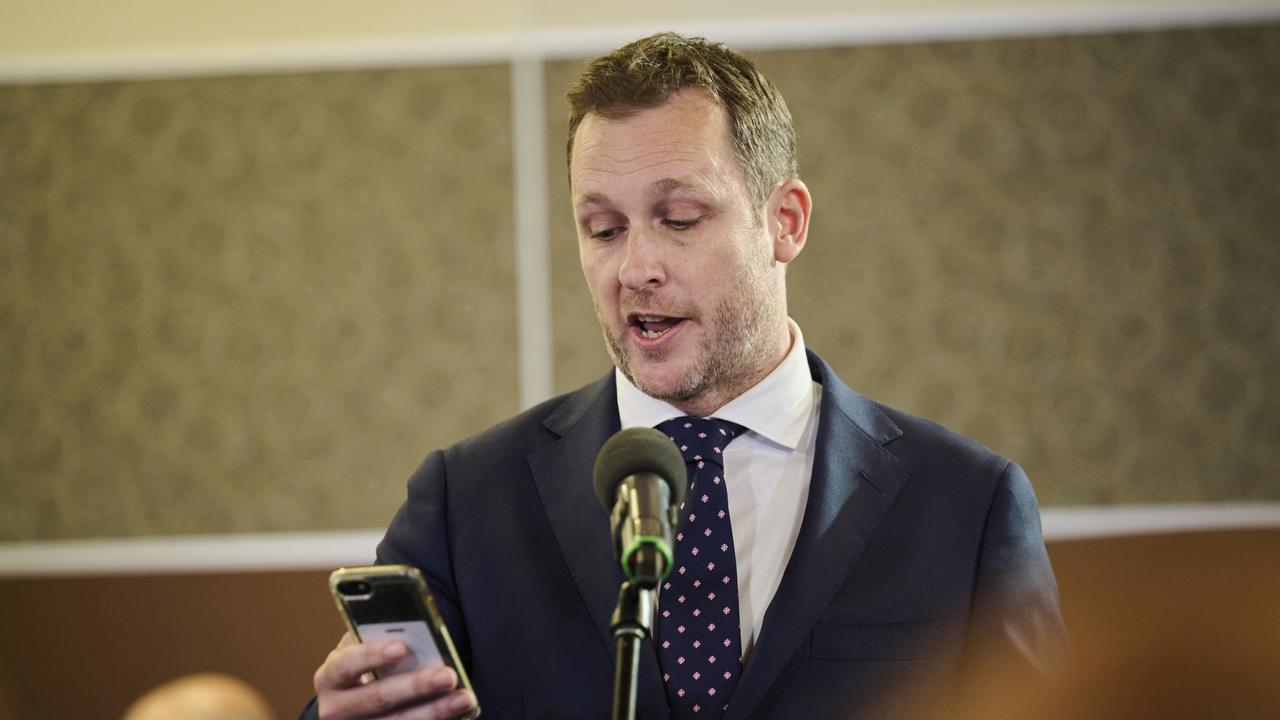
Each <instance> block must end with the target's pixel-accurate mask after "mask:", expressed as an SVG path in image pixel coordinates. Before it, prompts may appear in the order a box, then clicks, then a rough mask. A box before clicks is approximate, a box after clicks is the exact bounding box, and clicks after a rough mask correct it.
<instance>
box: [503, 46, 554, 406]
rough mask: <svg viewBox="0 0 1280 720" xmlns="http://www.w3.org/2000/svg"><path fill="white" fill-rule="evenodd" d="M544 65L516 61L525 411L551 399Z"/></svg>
mask: <svg viewBox="0 0 1280 720" xmlns="http://www.w3.org/2000/svg"><path fill="white" fill-rule="evenodd" d="M543 64H544V63H543V61H542V57H541V56H540V55H537V54H536V53H528V54H522V56H520V57H518V58H516V59H515V60H513V61H512V63H511V129H512V130H511V132H512V138H511V145H512V148H511V153H512V165H513V170H514V173H513V174H514V177H515V188H514V190H515V224H516V226H515V241H516V248H515V250H516V252H515V262H516V323H517V328H518V330H517V336H518V338H519V358H518V360H517V362H518V363H519V368H520V374H519V377H520V409H521V410H523V409H526V408H530V407H533V406H534V405H536V404H537V403H539V402H542V401H543V400H546V399H547V398H549V397H551V392H552V386H553V384H554V381H553V369H552V343H551V337H552V329H553V327H552V321H551V318H552V313H551V248H550V245H549V239H548V230H547V228H548V224H549V221H550V218H549V216H548V212H549V210H548V207H549V205H550V204H551V200H550V198H549V197H548V195H547V145H546V142H547V128H546V107H545V104H546V100H545V96H544V90H543V85H544V82H543Z"/></svg>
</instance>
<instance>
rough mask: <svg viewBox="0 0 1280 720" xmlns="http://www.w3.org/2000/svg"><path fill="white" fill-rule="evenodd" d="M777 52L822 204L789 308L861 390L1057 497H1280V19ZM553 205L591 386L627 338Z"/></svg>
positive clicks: (574, 339)
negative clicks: (604, 333) (598, 327)
mask: <svg viewBox="0 0 1280 720" xmlns="http://www.w3.org/2000/svg"><path fill="white" fill-rule="evenodd" d="M754 57H755V59H756V60H757V61H758V63H759V64H760V66H761V68H762V69H763V70H764V72H765V73H766V74H767V75H768V76H769V77H770V78H771V79H772V80H773V81H774V82H775V83H776V84H777V85H778V86H779V88H780V89H781V90H782V92H783V94H784V96H786V98H787V100H788V103H789V104H790V106H791V110H792V114H793V115H794V116H795V118H796V125H797V132H798V134H799V138H800V149H801V163H800V164H801V174H802V176H803V177H804V179H805V181H806V183H807V184H808V185H809V187H810V190H811V191H812V192H813V195H814V198H815V199H814V207H815V209H814V218H813V224H812V228H811V231H810V233H809V245H808V248H807V249H806V250H805V252H804V253H803V254H802V255H801V256H800V258H799V259H798V260H797V261H796V263H794V265H793V266H792V268H791V270H790V272H789V277H788V286H789V291H790V299H791V312H792V315H793V316H794V317H795V318H796V319H797V321H798V322H799V323H800V326H801V327H802V328H803V330H804V332H805V339H806V342H807V344H808V345H809V346H810V347H811V348H813V349H814V350H816V351H817V352H819V353H820V354H822V355H823V356H824V357H825V358H826V359H827V361H828V362H830V363H831V364H832V365H833V366H834V367H835V368H836V370H837V371H838V372H840V373H841V376H842V378H843V379H844V380H845V381H846V382H848V383H849V384H851V385H852V386H854V387H855V388H856V389H858V390H860V391H861V392H863V393H864V394H866V395H869V396H871V397H873V398H876V399H878V400H881V401H882V402H886V403H889V404H891V405H895V406H897V407H900V408H902V409H904V410H908V411H910V412H915V413H918V414H922V415H925V416H927V417H930V418H932V419H935V420H938V421H939V422H942V423H944V424H946V425H948V426H950V427H952V428H954V429H957V430H959V431H961V432H964V433H966V434H968V435H971V436H973V437H975V438H977V439H979V440H980V441H982V442H984V443H986V444H988V445H989V446H991V447H993V448H995V449H996V450H998V451H1000V452H1002V453H1005V454H1007V455H1009V456H1011V457H1013V458H1015V459H1017V460H1018V461H1019V462H1020V463H1022V464H1023V465H1024V466H1025V467H1026V468H1027V470H1028V472H1029V473H1030V475H1031V478H1032V480H1033V482H1034V483H1035V485H1036V488H1037V492H1038V493H1039V495H1040V498H1041V500H1042V502H1045V503H1047V504H1079V503H1113V502H1165V501H1196V500H1205V501H1208V500H1225V499H1246V498H1271V499H1280V235H1278V234H1277V228H1280V120H1277V118H1280V26H1268V27H1257V28H1248V29H1211V30H1196V31H1178V32H1161V33H1143V34H1117V35H1108V36H1087V37H1070V38H1036V39H1015V40H996V41H984V42H949V43H936V44H915V45H890V46H881V47H855V48H832V49H822V50H802V51H801V50H788V51H778V52H768V53H758V54H756V55H754ZM579 67H580V65H579V64H578V63H562V64H558V65H556V66H555V67H554V68H553V71H552V72H551V73H550V76H549V78H548V82H547V87H548V88H549V89H552V88H554V89H555V92H560V90H559V89H560V88H563V87H565V86H566V85H567V84H568V83H569V82H570V81H571V80H572V78H573V77H574V76H575V74H576V72H577V69H578V68H579ZM552 100H553V98H551V97H549V98H548V104H551V103H552ZM555 107H556V108H557V109H558V112H557V113H556V114H555V118H554V119H555V122H556V123H557V124H556V125H555V126H553V127H554V128H555V129H554V130H553V131H552V133H551V134H552V135H553V136H554V137H553V143H552V147H553V148H555V154H554V155H552V157H554V158H557V159H559V160H560V162H559V163H557V164H555V165H554V166H553V167H552V169H551V170H552V171H551V176H552V177H551V180H550V182H551V188H552V189H553V191H555V192H556V193H558V194H557V195H556V196H555V197H554V198H553V202H554V203H555V204H556V205H553V208H555V207H559V208H567V207H568V195H567V189H566V184H567V181H566V179H565V171H564V164H563V158H564V148H563V132H564V128H565V120H564V118H563V114H564V111H563V107H564V104H563V102H562V101H560V102H558V103H557V104H556V105H555ZM553 217H554V219H555V221H556V224H555V226H554V228H553V235H552V236H553V238H555V254H554V258H553V259H554V265H553V267H554V272H555V278H556V282H555V283H554V285H555V287H556V292H557V294H556V296H555V319H556V323H557V324H556V335H555V342H556V371H557V375H556V382H557V386H558V388H559V389H568V388H571V387H574V386H576V385H578V384H580V383H582V382H584V381H586V380H587V379H589V378H592V377H596V376H598V375H599V372H600V368H601V367H602V366H604V363H605V362H606V355H605V354H604V350H603V347H602V345H601V342H600V340H599V337H598V332H597V333H595V334H592V333H591V332H589V329H590V328H593V327H594V317H593V315H592V313H591V310H590V299H589V296H588V294H587V292H586V288H585V284H584V283H583V282H582V281H581V280H580V279H578V278H577V277H576V275H577V273H578V270H577V257H576V248H575V245H574V244H575V240H574V230H573V225H572V218H571V216H570V214H569V213H568V212H567V210H564V211H559V212H557V214H556V215H554V216H553Z"/></svg>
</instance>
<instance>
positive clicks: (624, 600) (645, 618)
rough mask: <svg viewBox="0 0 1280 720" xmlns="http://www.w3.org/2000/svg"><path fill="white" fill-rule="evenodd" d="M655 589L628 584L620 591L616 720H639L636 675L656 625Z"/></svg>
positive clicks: (616, 627)
mask: <svg viewBox="0 0 1280 720" xmlns="http://www.w3.org/2000/svg"><path fill="white" fill-rule="evenodd" d="M655 594H656V592H655V591H654V589H653V588H652V587H644V586H643V585H642V584H641V583H638V582H636V581H634V580H626V581H624V582H623V583H622V587H621V589H620V590H619V591H618V605H617V607H615V608H614V610H613V623H612V625H611V626H610V629H611V630H613V638H614V640H616V641H617V663H616V665H617V673H616V674H615V675H614V678H613V720H635V716H636V674H637V671H638V670H639V669H640V648H641V646H642V645H643V644H644V641H645V640H646V639H647V638H648V637H649V635H650V632H651V627H650V626H651V624H652V623H653V606H654V595H655Z"/></svg>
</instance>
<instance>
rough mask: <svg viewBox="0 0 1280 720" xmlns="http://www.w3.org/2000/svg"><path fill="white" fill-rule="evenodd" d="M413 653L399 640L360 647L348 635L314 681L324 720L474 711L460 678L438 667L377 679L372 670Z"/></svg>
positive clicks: (437, 718)
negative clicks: (461, 687)
mask: <svg viewBox="0 0 1280 720" xmlns="http://www.w3.org/2000/svg"><path fill="white" fill-rule="evenodd" d="M408 652H409V649H408V648H407V647H406V646H405V644H404V643H402V642H400V641H398V640H382V641H379V642H372V643H368V644H362V643H359V642H356V639H355V638H354V637H352V636H351V633H347V634H345V635H343V636H342V640H341V641H339V642H338V646H337V647H335V648H334V649H333V652H331V653H329V657H328V658H326V659H325V661H324V664H323V665H321V666H320V669H318V670H316V674H315V678H314V683H315V687H316V703H317V706H318V710H319V714H320V720H348V719H352V720H354V719H355V718H380V719H382V720H392V719H394V720H446V719H447V718H456V717H458V716H460V715H462V714H463V713H465V712H467V711H468V710H470V709H471V708H473V707H475V704H476V699H475V696H474V695H472V694H471V692H470V691H467V690H461V689H459V688H458V675H457V673H455V672H454V671H453V670H452V669H450V668H447V667H444V666H443V665H437V666H433V667H426V668H419V669H417V670H414V671H413V672H407V673H401V674H398V675H388V676H386V677H382V678H378V679H376V680H375V679H374V678H373V672H374V671H375V670H380V669H383V668H388V667H391V666H393V665H395V664H396V663H397V662H399V661H400V660H401V659H402V658H403V657H404V656H405V654H406V653H408Z"/></svg>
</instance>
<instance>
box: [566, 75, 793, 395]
mask: <svg viewBox="0 0 1280 720" xmlns="http://www.w3.org/2000/svg"><path fill="white" fill-rule="evenodd" d="M570 177H571V182H570V185H571V191H572V196H573V209H574V213H575V216H576V220H577V228H578V248H579V256H580V259H581V261H582V271H583V274H584V275H585V276H586V280H587V285H588V286H590V289H591V298H592V301H593V302H594V304H595V308H596V315H597V317H598V318H599V320H600V327H601V329H602V330H603V331H604V336H605V342H606V343H607V345H608V347H609V353H610V355H612V356H613V361H614V362H615V363H616V364H617V366H618V368H619V369H621V370H622V372H623V373H624V374H625V375H626V376H627V378H628V379H630V380H631V382H632V383H634V384H635V385H636V386H637V387H638V388H640V389H641V390H642V391H644V392H645V393H647V394H648V395H651V396H653V397H657V398H661V399H663V400H666V401H668V402H671V403H672V404H674V405H676V406H678V407H681V408H682V409H685V410H686V412H695V414H703V415H706V414H710V413H711V412H712V411H714V410H715V409H716V408H718V407H720V406H721V405H723V404H724V403H725V402H727V401H729V400H731V399H732V398H734V397H736V396H737V395H738V394H741V393H742V392H743V391H745V390H747V389H749V388H750V387H751V386H752V385H754V384H755V383H757V382H759V381H760V380H761V379H763V377H764V376H765V375H767V374H768V373H769V372H770V371H771V370H772V369H773V368H774V367H775V366H776V365H777V363H778V362H780V361H781V359H782V357H783V356H784V355H785V354H786V350H787V348H788V347H789V344H790V338H789V334H788V331H787V325H786V301H785V290H784V284H783V275H782V265H781V264H779V263H777V262H775V257H774V245H773V243H772V241H771V239H770V237H769V225H770V224H769V223H768V222H766V220H765V211H764V209H763V208H755V207H753V206H752V202H751V200H750V196H749V193H748V191H747V186H746V182H745V180H744V177H743V173H742V169H741V168H740V167H739V164H738V162H737V160H736V158H735V156H734V152H733V146H732V140H731V138H730V134H729V120H728V115H727V114H726V113H725V111H724V109H723V108H721V107H720V105H719V104H718V103H716V102H715V101H714V100H713V99H712V98H711V96H710V95H708V94H707V93H705V92H702V91H696V90H685V91H681V92H678V93H676V94H674V95H673V96H672V97H671V99H669V100H668V101H667V102H666V103H664V104H662V105H661V106H659V107H656V108H651V109H647V110H641V111H638V112H636V113H634V114H632V115H629V116H627V117H624V118H620V119H608V118H604V117H601V116H599V115H596V114H594V113H593V114H589V115H587V116H586V117H585V118H584V119H583V121H582V124H581V125H579V127H578V131H577V135H576V137H575V139H574V147H573V155H572V158H571V162H570Z"/></svg>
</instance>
